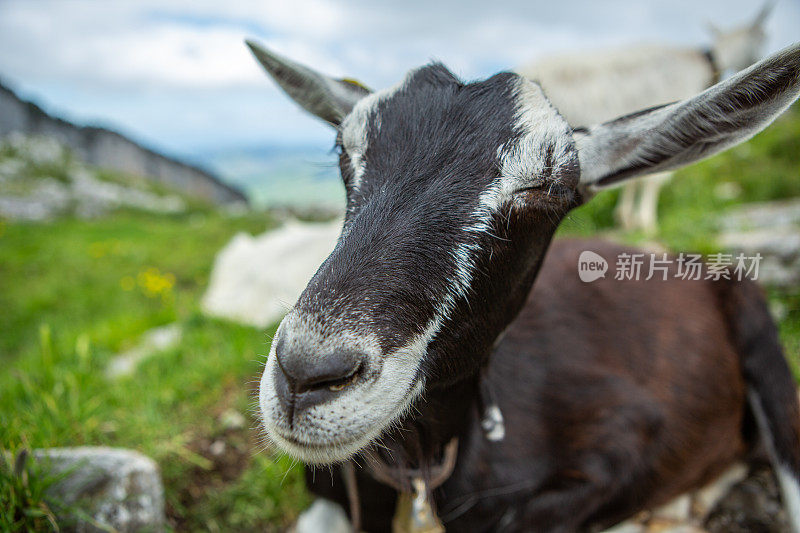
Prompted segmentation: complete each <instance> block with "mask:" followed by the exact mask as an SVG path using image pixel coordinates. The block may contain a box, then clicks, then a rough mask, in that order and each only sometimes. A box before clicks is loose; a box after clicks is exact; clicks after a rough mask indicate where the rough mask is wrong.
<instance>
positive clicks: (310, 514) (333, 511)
mask: <svg viewBox="0 0 800 533" xmlns="http://www.w3.org/2000/svg"><path fill="white" fill-rule="evenodd" d="M352 531H353V529H352V528H351V527H350V521H349V520H348V519H347V514H346V513H345V512H344V509H342V508H341V506H339V505H338V504H336V503H333V502H332V501H329V500H326V499H324V498H317V499H316V500H314V503H312V504H311V507H309V508H308V509H306V510H305V511H303V512H302V514H300V518H298V519H297V524H296V525H295V527H294V533H352Z"/></svg>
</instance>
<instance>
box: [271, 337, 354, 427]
mask: <svg viewBox="0 0 800 533" xmlns="http://www.w3.org/2000/svg"><path fill="white" fill-rule="evenodd" d="M275 359H276V362H277V363H278V367H279V368H280V372H276V375H275V385H276V387H275V388H276V392H277V393H278V398H279V399H280V400H281V402H282V403H284V405H285V407H287V409H288V410H289V412H290V413H291V414H290V418H293V415H294V413H295V412H299V411H301V410H303V409H307V408H309V407H312V406H314V405H318V404H321V403H325V402H327V401H329V400H332V399H333V398H335V397H336V396H338V395H339V394H341V393H342V392H344V391H345V390H346V389H347V388H348V387H350V386H351V385H353V384H354V383H356V382H357V381H358V380H359V378H360V377H361V376H362V375H363V374H364V373H365V370H366V356H365V355H364V354H362V353H359V352H356V351H351V350H347V349H337V350H333V351H331V352H329V353H327V354H324V355H321V354H314V353H302V352H299V351H297V352H296V351H294V350H287V349H286V348H285V346H284V345H283V343H281V342H279V343H278V345H277V346H276V349H275Z"/></svg>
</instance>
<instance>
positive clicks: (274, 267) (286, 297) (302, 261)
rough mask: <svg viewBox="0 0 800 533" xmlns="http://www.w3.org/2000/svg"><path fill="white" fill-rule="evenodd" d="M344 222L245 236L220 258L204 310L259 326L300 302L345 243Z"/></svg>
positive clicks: (296, 225)
mask: <svg viewBox="0 0 800 533" xmlns="http://www.w3.org/2000/svg"><path fill="white" fill-rule="evenodd" d="M340 228H341V222H340V221H336V222H330V223H323V224H318V223H314V224H311V223H302V222H297V221H292V222H288V223H287V224H285V225H284V226H282V227H280V228H278V229H276V230H273V231H269V232H267V233H264V234H262V235H259V236H257V237H253V236H251V235H247V234H245V233H239V234H237V235H236V236H234V237H233V239H232V240H231V241H230V242H229V243H228V244H227V245H226V246H225V247H224V248H223V249H222V250H221V251H220V252H219V254H217V258H216V260H215V262H214V269H213V271H212V273H211V281H210V283H209V287H208V290H207V291H206V294H205V296H204V297H203V302H202V308H203V311H204V312H205V313H206V314H208V315H210V316H215V317H219V318H225V319H228V320H233V321H236V322H240V323H243V324H248V325H252V326H257V327H266V326H268V325H270V324H272V323H274V322H276V321H278V320H279V319H280V318H281V317H283V315H284V314H286V312H287V311H288V310H289V309H290V308H291V306H292V305H294V303H295V302H296V301H297V298H298V297H299V296H300V293H301V292H302V291H303V289H304V288H305V287H306V285H307V284H308V281H309V280H310V279H311V277H312V276H313V275H314V273H315V272H316V271H317V269H318V268H319V266H320V265H321V264H322V262H323V261H324V260H325V258H326V257H327V256H328V255H329V254H330V253H331V251H333V248H334V246H335V245H336V240H337V239H338V238H339V232H340Z"/></svg>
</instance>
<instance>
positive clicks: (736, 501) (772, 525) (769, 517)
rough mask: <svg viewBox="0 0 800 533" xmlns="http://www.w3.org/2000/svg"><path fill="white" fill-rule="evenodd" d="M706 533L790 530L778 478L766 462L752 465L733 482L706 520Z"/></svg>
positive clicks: (751, 532) (779, 532) (750, 532)
mask: <svg viewBox="0 0 800 533" xmlns="http://www.w3.org/2000/svg"><path fill="white" fill-rule="evenodd" d="M705 528H706V530H707V531H708V532H709V533H753V532H759V533H783V532H787V531H791V528H790V527H789V524H788V521H787V517H786V511H785V510H784V509H783V505H782V504H781V499H780V494H779V491H778V485H777V481H776V480H775V476H774V474H773V473H772V470H771V469H770V468H769V466H767V465H763V466H760V467H755V468H753V470H752V471H751V472H750V474H749V475H748V476H747V478H746V479H744V480H742V481H740V482H739V483H737V484H735V485H734V486H733V487H732V488H731V490H730V492H729V493H728V494H727V495H726V496H725V497H724V498H723V499H722V500H721V501H720V502H719V503H718V504H717V506H716V507H715V508H714V510H713V511H712V512H711V513H710V514H709V516H708V518H707V519H706V521H705Z"/></svg>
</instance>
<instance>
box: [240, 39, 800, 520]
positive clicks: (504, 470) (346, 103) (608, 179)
mask: <svg viewBox="0 0 800 533" xmlns="http://www.w3.org/2000/svg"><path fill="white" fill-rule="evenodd" d="M248 45H249V46H250V48H251V50H252V52H253V53H254V55H255V57H256V58H257V59H258V61H259V62H260V63H261V64H262V66H263V67H264V68H265V69H266V71H267V72H268V73H269V74H270V75H272V77H273V78H274V79H275V81H276V82H277V83H278V85H279V86H280V87H281V88H282V89H283V90H284V91H285V92H286V93H287V94H288V95H289V96H290V97H292V98H293V99H294V100H295V101H296V102H297V103H299V104H300V105H301V106H302V107H303V108H304V109H306V110H307V111H309V112H311V113H312V114H314V115H316V116H317V117H319V118H321V119H323V120H324V121H326V122H327V123H328V124H329V125H331V126H333V127H334V128H336V131H337V146H338V148H339V152H340V155H339V163H340V170H341V174H342V179H343V182H344V185H345V188H346V192H347V207H346V214H345V220H344V223H343V227H342V232H341V235H340V237H339V239H338V242H337V244H336V247H335V248H334V250H333V252H332V253H331V255H330V256H329V257H328V258H327V259H326V260H325V262H324V263H323V264H322V265H321V266H320V268H319V270H318V271H317V272H316V274H315V275H314V277H313V278H312V279H311V281H310V282H309V284H308V286H307V287H306V289H305V290H304V291H303V293H302V294H301V296H300V298H299V299H298V301H297V303H296V304H295V306H294V307H293V308H292V309H291V311H290V312H289V313H288V314H287V315H286V317H285V318H284V319H283V320H282V322H281V323H280V325H279V327H278V329H277V331H276V333H275V337H274V340H273V342H272V345H271V347H270V352H269V356H268V358H267V362H266V366H265V368H264V371H263V374H262V376H261V381H260V387H259V400H258V401H259V406H260V416H261V422H262V424H263V428H264V430H265V433H266V436H267V438H268V439H269V440H270V441H271V442H273V443H274V444H275V445H276V446H277V447H278V448H280V449H282V450H283V451H285V452H287V453H288V454H290V455H291V456H293V457H295V458H297V459H299V460H302V461H304V462H305V463H307V464H308V465H332V466H331V477H330V478H328V476H327V475H324V474H323V473H319V474H318V475H316V476H315V475H314V473H313V471H309V470H307V472H308V475H307V482H308V486H309V488H310V490H311V491H312V492H313V493H314V494H316V495H318V496H321V497H324V498H327V499H329V500H333V501H335V502H338V503H341V504H342V505H346V504H348V502H349V503H350V505H351V515H352V516H353V519H354V520H356V521H358V519H359V518H360V526H361V527H363V529H366V530H369V531H389V530H390V529H391V528H392V515H393V513H394V512H395V511H396V510H397V509H403V508H405V507H407V506H408V505H411V508H412V509H413V510H414V514H413V515H412V519H413V520H417V519H419V518H420V517H421V516H427V517H428V518H430V514H431V512H430V511H431V509H432V508H434V507H435V509H437V510H438V515H439V517H440V518H441V520H442V521H443V524H444V526H446V527H447V528H448V529H451V530H453V531H467V532H468V531H547V532H569V531H577V530H595V529H596V528H599V527H603V526H608V525H611V524H614V523H617V522H619V521H620V520H622V519H624V518H625V517H628V516H631V515H632V514H634V513H636V512H638V511H640V510H642V509H648V508H652V507H654V506H656V505H658V504H660V503H662V502H664V501H667V500H669V499H670V498H672V497H674V496H675V495H677V494H679V493H682V492H684V491H686V490H688V489H691V488H693V487H697V486H699V485H701V484H703V483H704V482H706V481H708V480H709V479H711V478H713V477H714V476H715V475H717V474H718V473H719V472H721V471H722V469H724V468H725V467H726V466H728V465H730V464H731V463H732V462H733V461H734V460H737V459H740V458H742V457H743V456H744V455H745V453H746V452H747V450H748V449H749V448H750V447H751V446H753V444H754V442H755V439H756V436H757V435H760V437H761V438H763V439H764V440H765V441H766V443H767V444H768V447H769V449H770V450H771V453H772V458H773V460H774V465H775V468H776V471H777V473H778V476H779V480H780V482H781V485H782V489H783V496H784V501H785V503H786V505H787V507H788V508H789V510H790V514H791V517H792V521H793V523H794V527H795V528H798V527H800V484H799V483H798V480H800V407H799V406H798V401H797V397H796V394H795V386H794V383H793V381H792V377H791V375H790V372H789V369H788V366H787V363H786V361H785V359H784V357H783V354H782V351H781V347H780V344H779V340H778V337H777V332H776V326H775V324H774V322H773V320H772V319H771V317H770V314H769V311H768V309H767V305H766V303H765V301H764V298H763V296H762V295H761V293H760V291H759V289H758V287H757V286H755V284H754V283H752V282H748V281H730V280H724V279H722V280H719V281H711V280H703V281H686V280H675V279H673V280H672V281H661V280H658V281H655V280H651V281H621V280H616V279H611V278H609V279H600V280H597V281H596V282H594V283H591V284H587V283H584V282H582V281H580V280H578V276H577V272H576V269H577V263H578V251H580V250H586V249H591V250H594V251H595V252H597V253H600V254H601V255H604V256H605V257H613V256H614V255H616V254H619V253H622V252H625V251H626V249H623V248H620V247H618V246H616V245H612V244H604V243H601V242H593V241H577V242H570V241H566V242H560V241H557V242H555V243H553V245H552V246H550V244H551V240H552V237H553V233H554V232H555V230H556V228H557V226H558V224H559V222H560V221H561V220H562V219H563V218H564V216H565V215H566V214H567V213H568V212H569V211H570V210H571V209H573V208H574V207H576V206H578V205H580V204H582V203H584V202H585V201H587V200H588V199H589V198H590V197H591V195H592V194H593V192H594V191H595V190H596V189H597V188H598V187H603V186H605V185H608V184H610V183H616V182H618V181H621V180H624V179H630V178H634V177H636V176H640V175H646V174H649V173H652V172H655V171H662V170H667V169H672V168H676V167H678V166H682V165H686V164H689V163H692V162H694V161H697V160H699V159H702V158H705V157H707V156H710V155H712V154H715V153H717V152H720V151H722V150H724V149H726V148H728V147H730V146H733V145H735V144H737V143H739V142H741V141H743V140H745V139H747V138H749V137H750V136H752V135H754V134H755V133H757V132H758V131H760V130H761V129H763V128H765V127H766V126H767V125H768V124H769V123H770V122H771V121H772V120H773V119H774V118H775V117H776V116H777V115H779V114H780V113H781V112H782V111H783V110H784V109H786V107H788V106H789V105H790V104H791V103H792V102H793V101H794V100H795V99H796V98H797V97H798V94H800V44H796V45H794V46H792V47H789V48H787V49H785V50H783V51H781V52H779V53H777V54H775V55H773V56H771V57H769V58H768V59H766V60H764V61H762V62H760V63H758V64H756V65H754V66H753V67H751V68H749V69H747V70H745V71H743V72H741V73H739V74H738V75H736V76H733V77H732V78H730V79H728V80H726V81H724V82H722V83H719V84H717V85H715V86H713V87H711V88H710V89H708V90H706V91H704V92H702V93H700V94H699V95H697V96H695V97H692V98H689V99H687V100H684V101H681V102H677V103H673V104H669V105H664V106H660V107H656V108H651V109H646V110H642V111H639V112H636V113H633V114H631V115H627V116H623V117H620V118H617V119H614V120H612V121H609V122H605V123H601V124H598V125H593V126H590V127H587V128H581V129H573V128H571V127H570V126H569V125H568V123H567V122H566V121H565V120H564V119H563V118H562V117H561V116H560V115H559V113H558V111H557V110H556V109H555V108H554V107H553V106H552V105H551V103H550V102H549V101H548V99H547V98H546V97H545V95H544V93H543V92H542V89H541V88H540V87H539V86H538V85H537V84H536V83H534V82H532V81H530V80H528V79H526V78H524V77H522V76H519V75H518V74H514V73H510V72H504V73H499V74H497V75H494V76H492V77H490V78H488V79H486V80H483V81H477V82H472V83H464V82H462V81H460V80H459V79H457V78H456V77H455V76H454V75H453V74H452V73H451V72H450V71H449V70H447V68H446V67H444V66H443V65H441V64H437V63H434V64H430V65H427V66H423V67H421V68H419V69H416V70H412V71H411V72H410V73H409V74H408V75H407V76H406V77H405V79H404V80H403V81H402V82H400V83H399V84H398V85H396V86H394V87H392V88H389V89H386V90H382V91H379V92H371V91H369V90H368V89H367V88H365V87H364V86H362V85H361V84H359V83H356V82H353V81H352V80H337V79H333V78H330V77H327V76H324V75H322V74H320V73H317V72H315V71H313V70H311V69H310V68H308V67H305V66H302V65H299V64H297V63H295V62H293V61H291V60H289V59H286V58H283V57H281V56H279V55H277V54H275V53H273V52H270V51H268V50H266V49H264V48H262V47H260V46H259V45H257V44H256V43H254V42H250V41H248ZM548 248H550V250H549V252H548ZM628 251H629V250H628ZM546 252H547V254H546ZM537 278H538V279H537ZM534 281H535V283H534ZM481 406H482V407H481ZM748 406H749V407H748ZM482 413H483V414H482ZM500 414H502V416H503V417H504V418H505V423H504V425H503V426H501V425H500V416H498V415H500ZM751 414H752V416H753V417H754V418H755V420H756V421H757V422H758V428H759V430H758V431H757V432H755V431H754V430H753V429H752V427H751V426H752V425H751V424H750V423H749V422H748V421H749V420H750V419H751V418H750V416H751ZM482 422H489V423H490V424H487V425H491V424H494V427H493V428H492V430H491V431H489V432H488V433H485V432H484V431H483V430H482V427H481V424H482ZM495 429H499V431H495ZM453 439H456V440H453ZM453 443H456V444H455V446H457V452H453V449H454V447H453ZM354 465H355V466H354ZM358 465H360V466H358ZM381 465H382V466H381ZM404 472H405V473H406V474H404ZM448 474H449V475H448ZM434 480H436V481H435V482H434ZM439 483H441V484H440V485H439V486H438V487H437V486H436V485H437V484H439ZM398 489H399V490H398ZM354 493H355V495H356V496H358V497H354ZM409 493H412V494H414V500H413V502H411V503H410V504H409V501H408V496H406V495H407V494H409ZM398 495H400V503H397V505H396V502H397V501H398ZM426 502H427V503H426ZM426 511H429V512H427V513H426ZM426 520H427V519H426ZM425 523H428V524H429V525H430V524H431V522H430V521H428V522H425ZM432 523H433V526H432V527H434V528H436V527H438V526H436V521H435V516H434V520H433V521H432Z"/></svg>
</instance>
